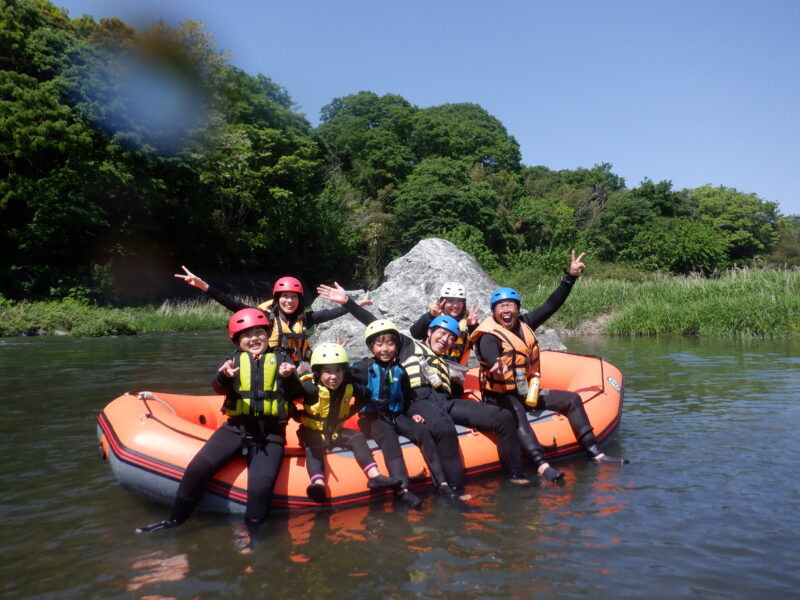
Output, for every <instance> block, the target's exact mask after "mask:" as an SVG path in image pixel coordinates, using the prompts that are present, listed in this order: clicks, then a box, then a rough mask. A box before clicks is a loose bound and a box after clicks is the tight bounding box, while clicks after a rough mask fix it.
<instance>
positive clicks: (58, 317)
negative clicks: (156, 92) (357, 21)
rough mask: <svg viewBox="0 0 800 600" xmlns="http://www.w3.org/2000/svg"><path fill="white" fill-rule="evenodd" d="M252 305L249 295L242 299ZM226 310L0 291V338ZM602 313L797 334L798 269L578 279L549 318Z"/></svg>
mask: <svg viewBox="0 0 800 600" xmlns="http://www.w3.org/2000/svg"><path fill="white" fill-rule="evenodd" d="M494 275H495V277H496V278H497V280H498V281H502V282H503V284H504V285H511V286H512V287H515V288H516V289H517V290H519V291H520V293H522V297H523V299H524V306H525V308H527V309H531V308H533V307H536V306H538V305H539V304H541V303H542V302H544V301H545V300H546V299H547V297H548V296H549V295H550V293H551V292H552V291H553V290H554V289H555V287H556V286H557V285H558V282H559V280H560V277H553V276H546V277H543V278H541V279H534V278H533V277H531V276H530V275H529V274H527V273H522V272H516V273H513V272H504V273H502V274H494ZM242 301H243V302H245V303H247V304H249V305H253V304H254V303H255V301H254V300H252V299H249V298H244V299H242ZM229 316H230V312H229V311H228V310H227V309H225V308H224V307H223V306H221V305H219V304H217V303H216V302H213V301H208V300H206V299H202V300H193V301H180V302H174V301H170V300H166V301H164V302H162V303H161V304H160V305H152V306H143V307H135V308H101V307H96V306H91V305H89V304H86V303H81V302H79V301H76V300H70V299H68V300H61V301H51V302H18V303H14V302H10V301H7V300H3V299H2V297H0V336H11V335H25V334H27V333H41V332H45V333H48V334H53V333H55V332H57V331H64V332H66V333H68V334H70V335H76V336H100V335H122V334H131V333H148V332H157V331H187V330H198V329H224V328H225V325H226V324H227V322H228V318H229ZM599 317H605V319H604V322H605V325H604V333H607V334H611V335H700V336H716V337H800V271H798V270H782V271H767V270H742V269H736V270H731V271H729V272H727V273H725V274H723V275H722V276H721V277H719V278H717V279H705V278H702V277H672V276H667V275H660V274H655V275H647V276H644V277H642V276H639V275H637V276H636V277H631V278H628V279H624V280H614V279H596V278H592V277H588V276H585V277H582V278H581V280H580V281H579V282H578V283H577V284H576V285H575V287H574V289H573V291H572V294H571V295H570V297H569V298H568V300H567V302H566V303H565V304H564V306H562V307H561V309H560V310H559V311H558V312H557V313H556V314H555V315H554V316H553V317H552V318H551V319H550V320H549V321H548V326H552V327H556V328H557V329H574V328H576V327H578V326H579V325H580V324H582V323H585V322H587V321H592V320H596V319H598V318H599Z"/></svg>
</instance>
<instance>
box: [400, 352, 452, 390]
mask: <svg viewBox="0 0 800 600" xmlns="http://www.w3.org/2000/svg"><path fill="white" fill-rule="evenodd" d="M423 359H424V360H425V361H426V362H427V363H428V367H429V368H430V369H432V370H433V372H434V373H435V374H436V375H438V376H439V378H440V379H441V380H442V385H441V386H440V387H437V388H435V389H437V390H439V391H441V392H446V393H448V394H449V393H450V390H451V388H450V370H449V369H448V368H447V363H446V362H445V360H444V358H442V357H441V356H439V355H438V354H436V353H435V352H434V351H433V350H431V349H430V348H428V347H427V346H426V345H425V344H421V343H420V342H417V341H414V354H411V355H410V356H409V357H408V358H406V359H405V360H404V361H403V362H402V363H401V364H402V365H403V368H404V369H405V370H406V373H408V380H409V382H410V384H411V388H412V389H413V388H418V387H423V386H427V385H430V383H429V382H428V378H426V377H425V375H424V373H423V372H422V371H423V369H422V365H421V364H420V361H422V360H423ZM431 387H432V386H431Z"/></svg>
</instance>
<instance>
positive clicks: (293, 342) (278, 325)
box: [258, 300, 311, 363]
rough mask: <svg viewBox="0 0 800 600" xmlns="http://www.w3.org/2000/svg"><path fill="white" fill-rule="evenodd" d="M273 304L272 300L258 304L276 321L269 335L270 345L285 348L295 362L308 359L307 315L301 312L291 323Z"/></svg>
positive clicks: (309, 352) (309, 353)
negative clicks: (274, 308)
mask: <svg viewBox="0 0 800 600" xmlns="http://www.w3.org/2000/svg"><path fill="white" fill-rule="evenodd" d="M272 305H273V302H272V300H267V301H266V302H262V303H261V304H259V305H258V308H260V309H261V310H263V311H267V312H269V313H270V314H271V315H272V317H273V319H274V321H275V322H274V323H273V325H272V332H271V333H270V336H269V341H268V344H269V347H270V348H282V349H284V350H285V351H286V353H287V354H288V355H289V358H291V359H292V361H293V362H294V363H299V362H300V361H302V360H308V359H309V357H310V356H311V351H310V349H309V347H308V337H307V333H308V332H307V330H306V321H305V315H304V314H302V313H301V314H299V315H298V316H297V319H296V320H295V322H294V323H293V324H291V325H290V324H289V321H288V319H286V317H285V316H284V314H283V313H282V312H281V311H280V310H279V309H277V308H276V310H274V311H273V310H272Z"/></svg>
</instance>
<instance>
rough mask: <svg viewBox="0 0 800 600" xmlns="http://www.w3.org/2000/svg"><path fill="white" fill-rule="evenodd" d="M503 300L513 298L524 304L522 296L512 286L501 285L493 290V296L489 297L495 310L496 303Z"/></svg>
mask: <svg viewBox="0 0 800 600" xmlns="http://www.w3.org/2000/svg"><path fill="white" fill-rule="evenodd" d="M503 300H513V301H514V302H516V303H517V304H520V305H521V304H522V297H521V296H520V295H519V292H518V291H517V290H515V289H514V288H510V287H501V288H497V289H496V290H495V291H493V292H492V296H491V298H489V304H490V306H491V308H492V310H494V305H495V304H497V303H498V302H502V301H503Z"/></svg>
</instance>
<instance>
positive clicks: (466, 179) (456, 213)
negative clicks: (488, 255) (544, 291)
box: [394, 158, 507, 254]
mask: <svg viewBox="0 0 800 600" xmlns="http://www.w3.org/2000/svg"><path fill="white" fill-rule="evenodd" d="M496 204H497V198H496V196H495V195H494V193H493V191H492V189H491V187H490V186H489V185H488V184H487V183H486V182H473V181H472V179H471V177H470V171H469V168H468V167H467V165H466V164H465V163H463V162H461V161H458V160H454V159H451V158H431V159H427V160H425V161H423V162H422V163H421V164H420V165H419V166H418V167H417V168H416V169H414V171H413V173H412V174H411V175H409V176H408V178H407V179H406V180H405V181H404V182H403V183H402V184H401V185H400V186H399V188H398V191H397V197H396V200H395V204H394V214H395V216H396V218H397V227H398V231H399V232H400V233H399V239H400V243H401V250H404V251H405V250H407V249H408V248H410V247H411V246H413V245H414V244H415V243H416V242H417V241H419V240H421V239H423V238H425V237H429V236H433V235H439V236H441V235H443V233H444V232H447V231H454V230H456V229H458V227H459V226H460V225H471V226H473V227H475V228H476V229H477V230H479V231H480V232H481V233H482V235H483V238H484V241H485V244H486V246H487V247H488V248H489V250H491V251H492V252H493V253H495V254H502V253H503V252H504V250H505V242H506V235H507V232H506V231H505V230H504V228H503V224H502V222H501V220H500V219H498V216H497V213H496V211H495V210H494V207H495V206H496Z"/></svg>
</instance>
